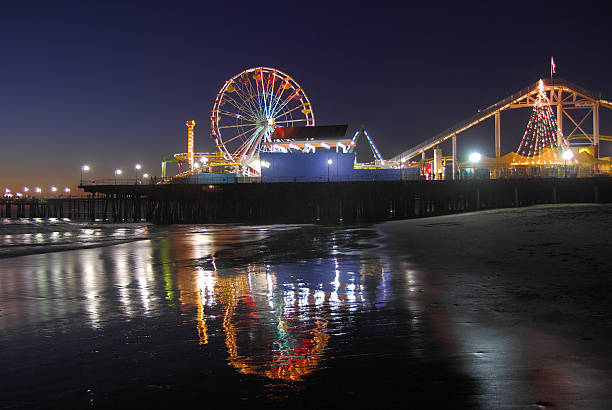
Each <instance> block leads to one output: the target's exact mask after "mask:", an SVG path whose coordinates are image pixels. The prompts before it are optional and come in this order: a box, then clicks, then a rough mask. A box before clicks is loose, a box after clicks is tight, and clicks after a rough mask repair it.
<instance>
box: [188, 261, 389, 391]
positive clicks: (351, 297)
mask: <svg viewBox="0 0 612 410" xmlns="http://www.w3.org/2000/svg"><path fill="white" fill-rule="evenodd" d="M212 266H213V267H215V264H214V259H213V263H212ZM386 270H387V268H386V267H385V265H384V263H383V262H382V261H381V260H380V259H360V258H359V257H351V258H350V259H348V260H345V259H343V260H339V259H337V258H333V259H331V260H318V261H313V262H309V263H306V262H302V263H299V264H286V265H278V266H274V267H270V266H268V265H263V264H255V265H249V266H248V267H247V269H246V270H244V271H242V272H235V271H234V272H221V271H219V270H217V269H214V268H213V269H205V268H203V267H198V268H197V275H196V278H195V279H194V280H193V281H192V283H193V285H194V286H195V288H196V289H194V290H195V291H194V292H193V293H192V294H193V295H194V296H195V297H194V299H195V300H193V303H194V304H195V307H196V324H197V332H198V338H199V343H200V344H201V345H206V344H208V343H209V342H210V337H211V330H210V329H215V328H220V329H222V333H223V337H224V343H225V347H226V349H227V361H228V364H229V365H231V366H232V367H234V368H235V369H236V370H237V371H238V372H240V373H243V374H254V375H259V376H265V377H268V378H271V379H282V380H289V381H299V380H301V379H302V378H303V377H304V376H305V375H307V374H309V373H311V372H313V371H314V370H315V369H317V368H319V367H321V366H322V364H323V361H324V359H325V353H326V351H327V347H328V343H329V340H330V337H331V336H333V335H334V334H336V333H341V332H343V327H345V326H346V325H347V324H348V323H350V322H351V321H353V320H354V318H355V315H356V314H357V313H359V312H362V311H364V310H368V309H370V308H371V307H372V306H376V305H378V306H380V304H384V303H385V302H386V299H387V298H388V297H389V293H390V292H389V289H388V287H389V284H388V282H387V280H386V277H387V276H388V272H386ZM181 299H182V302H183V303H189V302H190V301H188V300H187V299H185V298H181ZM219 322H220V323H219ZM213 333H214V331H213Z"/></svg>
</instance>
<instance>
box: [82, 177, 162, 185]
mask: <svg viewBox="0 0 612 410" xmlns="http://www.w3.org/2000/svg"><path fill="white" fill-rule="evenodd" d="M160 181H161V179H159V178H147V179H140V178H139V179H136V178H124V179H119V178H117V179H115V178H112V179H109V178H106V179H92V180H82V181H81V183H80V185H155V184H156V183H158V182H160Z"/></svg>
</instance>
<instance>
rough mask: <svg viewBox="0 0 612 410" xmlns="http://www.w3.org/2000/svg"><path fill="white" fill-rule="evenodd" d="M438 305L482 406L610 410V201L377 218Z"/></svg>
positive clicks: (393, 249) (386, 243)
mask: <svg viewBox="0 0 612 410" xmlns="http://www.w3.org/2000/svg"><path fill="white" fill-rule="evenodd" d="M379 231H380V232H381V233H382V235H384V239H382V240H381V243H383V244H384V246H385V247H387V249H388V250H389V253H391V254H392V255H394V257H395V258H401V259H403V260H404V261H405V263H406V265H407V269H408V270H410V269H414V270H417V271H420V272H421V274H423V275H426V276H427V277H428V278H429V281H430V284H431V285H432V288H435V289H436V292H437V293H438V296H437V297H436V303H439V305H437V306H436V308H437V309H441V310H443V311H445V312H447V315H448V317H449V321H450V323H451V325H450V326H449V328H450V329H452V330H451V332H452V336H451V337H450V339H452V340H453V343H452V349H453V354H455V355H459V356H463V357H465V363H466V364H467V366H468V368H467V369H466V370H467V371H468V372H469V373H470V374H471V375H472V376H473V377H475V379H476V384H477V385H478V386H479V394H478V402H479V404H480V405H481V406H482V407H483V408H529V407H530V406H533V407H535V408H538V407H552V406H554V408H576V409H605V408H610V407H611V406H612V371H611V370H610V369H612V344H611V342H612V338H611V336H612V296H611V292H612V276H611V274H612V260H611V259H610V251H611V250H612V245H611V244H610V240H611V239H612V237H611V236H610V232H612V207H611V206H609V205H563V206H535V207H530V208H523V209H505V210H493V211H484V212H477V213H470V214H463V215H452V216H444V217H436V218H426V219H414V220H407V221H400V222H390V223H385V224H382V225H379Z"/></svg>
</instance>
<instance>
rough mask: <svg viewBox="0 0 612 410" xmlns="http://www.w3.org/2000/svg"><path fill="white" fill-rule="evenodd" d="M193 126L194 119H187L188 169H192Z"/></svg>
mask: <svg viewBox="0 0 612 410" xmlns="http://www.w3.org/2000/svg"><path fill="white" fill-rule="evenodd" d="M194 128H195V121H187V162H189V169H190V170H191V169H193V129H194Z"/></svg>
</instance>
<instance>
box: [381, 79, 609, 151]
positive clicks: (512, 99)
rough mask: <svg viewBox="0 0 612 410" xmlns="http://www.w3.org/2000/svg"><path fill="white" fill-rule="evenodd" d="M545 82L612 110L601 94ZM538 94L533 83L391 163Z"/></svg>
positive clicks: (561, 82) (566, 83)
mask: <svg viewBox="0 0 612 410" xmlns="http://www.w3.org/2000/svg"><path fill="white" fill-rule="evenodd" d="M543 81H544V87H545V89H546V90H558V91H564V92H568V93H573V94H574V95H577V96H579V97H580V98H582V99H583V100H586V101H588V102H590V103H596V102H598V103H599V105H600V106H602V107H605V108H608V109H612V102H610V101H606V100H604V99H602V98H601V95H600V94H598V93H594V92H592V91H589V90H586V89H584V88H582V87H580V86H577V85H575V84H572V83H570V82H569V81H567V80H564V79H560V78H553V79H550V78H549V79H545V80H543ZM537 92H538V83H533V84H531V85H530V86H529V87H526V88H524V89H522V90H520V91H518V92H516V93H514V94H512V95H510V96H508V97H506V98H504V99H503V100H501V101H498V102H497V103H495V104H493V105H491V106H489V107H487V108H485V109H482V110H479V111H478V113H476V114H474V115H473V116H471V117H470V118H468V119H467V120H465V121H462V122H460V123H458V124H456V125H454V126H452V127H450V128H448V129H446V130H444V131H443V132H441V133H439V134H437V135H435V136H433V137H432V138H429V139H427V140H425V141H424V142H422V143H420V144H418V145H416V146H414V147H412V148H410V149H408V150H406V151H404V152H402V153H401V154H399V155H396V156H395V157H393V158H391V161H400V160H404V161H405V160H408V159H410V158H413V157H415V156H417V155H419V154H420V153H422V152H423V151H426V150H428V149H431V148H433V147H435V146H436V145H438V144H440V143H442V142H444V141H446V140H447V139H449V138H451V137H452V136H453V135H457V134H459V133H461V132H463V131H465V130H467V129H468V128H471V127H473V126H474V125H476V124H478V123H481V122H482V121H485V120H486V119H488V118H491V117H492V116H494V115H495V114H497V113H499V112H501V111H503V110H506V109H509V108H518V107H516V105H517V104H518V103H521V102H523V101H525V100H528V98H529V97H530V96H532V95H534V94H537ZM522 105H524V106H529V104H522ZM600 139H602V140H603V138H602V137H600Z"/></svg>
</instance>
